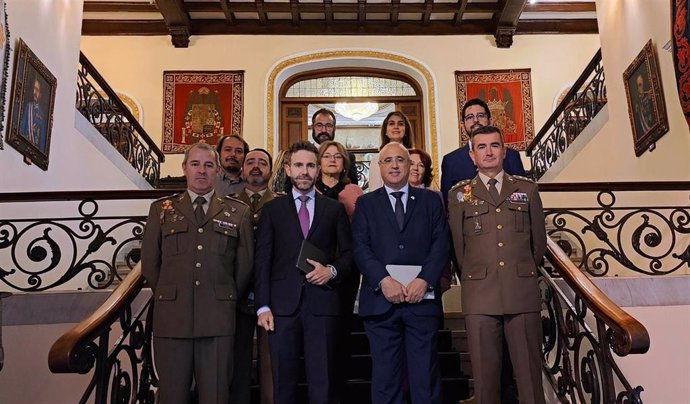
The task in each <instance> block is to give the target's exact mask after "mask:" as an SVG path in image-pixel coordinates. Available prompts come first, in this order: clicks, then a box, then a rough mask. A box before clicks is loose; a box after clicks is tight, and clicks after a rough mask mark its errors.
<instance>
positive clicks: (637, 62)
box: [623, 39, 668, 157]
mask: <svg viewBox="0 0 690 404" xmlns="http://www.w3.org/2000/svg"><path fill="white" fill-rule="evenodd" d="M623 81H624V83H625V95H626V98H627V101H628V115H629V116H630V126H631V127H632V133H633V141H634V144H635V155H636V156H638V157H639V156H640V155H642V153H644V152H645V151H647V150H653V149H654V146H655V144H656V141H657V140H659V138H661V136H663V135H664V134H665V133H666V132H668V116H667V115H666V104H665V102H664V94H663V91H662V89H661V77H660V74H659V62H658V61H657V57H656V52H655V49H654V46H653V45H652V40H651V39H650V40H649V41H647V43H646V44H645V46H644V48H642V51H641V52H640V54H639V55H637V57H636V58H635V59H634V60H633V61H632V63H631V64H630V66H628V68H627V69H625V72H623Z"/></svg>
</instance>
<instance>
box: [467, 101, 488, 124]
mask: <svg viewBox="0 0 690 404" xmlns="http://www.w3.org/2000/svg"><path fill="white" fill-rule="evenodd" d="M472 105H479V106H480V107H482V108H484V111H486V117H487V118H488V119H491V111H490V110H489V106H488V105H486V102H484V100H482V99H481V98H472V99H471V100H469V101H467V102H466V103H465V105H463V107H462V120H463V121H465V111H467V108H469V107H471V106H472Z"/></svg>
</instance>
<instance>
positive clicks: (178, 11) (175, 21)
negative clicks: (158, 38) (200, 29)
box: [156, 0, 191, 48]
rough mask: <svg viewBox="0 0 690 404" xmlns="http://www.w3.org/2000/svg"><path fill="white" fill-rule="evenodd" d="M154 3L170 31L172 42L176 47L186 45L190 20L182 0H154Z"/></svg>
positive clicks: (184, 46)
mask: <svg viewBox="0 0 690 404" xmlns="http://www.w3.org/2000/svg"><path fill="white" fill-rule="evenodd" d="M156 4H157V5H158V9H159V10H160V12H161V14H163V19H164V20H165V25H166V26H167V27H168V31H170V37H171V40H172V44H173V45H174V46H175V47H176V48H186V47H188V46H189V36H190V27H191V21H190V19H189V14H187V10H185V9H184V2H183V0H156Z"/></svg>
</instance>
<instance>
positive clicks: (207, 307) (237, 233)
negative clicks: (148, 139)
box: [141, 143, 254, 404]
mask: <svg viewBox="0 0 690 404" xmlns="http://www.w3.org/2000/svg"><path fill="white" fill-rule="evenodd" d="M182 169H183V171H184V174H185V177H186V179H187V191H186V192H183V193H181V194H179V195H175V196H173V197H170V198H164V199H162V200H158V201H156V202H154V203H153V204H152V205H151V209H150V211H149V216H148V219H147V222H146V230H145V231H144V239H143V244H142V261H141V262H142V272H143V275H144V277H145V278H146V280H147V281H148V284H149V285H150V286H151V288H152V289H153V293H154V299H155V303H154V311H153V320H152V321H153V349H154V354H155V359H156V360H155V362H156V368H157V370H158V376H159V379H160V383H159V391H160V403H161V404H178V403H179V404H187V403H188V402H189V394H190V388H191V386H192V380H194V381H195V382H196V385H197V387H198V391H199V403H200V404H212V403H217V404H227V402H228V400H229V392H230V389H229V386H230V380H231V377H232V348H233V335H234V334H235V305H236V302H237V298H238V296H242V295H243V294H244V292H245V291H246V289H247V286H248V285H249V282H250V280H251V277H252V266H253V254H254V234H253V229H252V224H251V220H250V213H249V207H248V206H247V205H246V204H245V203H243V202H241V201H238V200H236V199H231V198H220V197H218V196H217V195H215V194H214V189H213V187H214V185H215V181H216V179H217V178H218V171H219V161H218V153H217V152H216V151H215V150H214V149H213V148H212V147H211V146H209V145H207V144H202V143H197V144H195V145H193V146H191V147H190V148H189V149H188V150H187V152H186V153H185V156H184V160H183V162H182Z"/></svg>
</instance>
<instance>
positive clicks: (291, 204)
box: [284, 192, 304, 238]
mask: <svg viewBox="0 0 690 404" xmlns="http://www.w3.org/2000/svg"><path fill="white" fill-rule="evenodd" d="M284 199H285V209H286V210H287V212H285V213H286V217H285V219H286V221H287V222H288V223H287V224H288V228H293V229H295V231H296V232H297V234H299V237H300V238H304V235H303V234H302V226H301V225H300V224H299V216H297V208H296V205H295V198H293V196H292V192H290V193H288V194H287V195H286V196H285V198H284ZM289 222H292V223H289Z"/></svg>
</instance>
